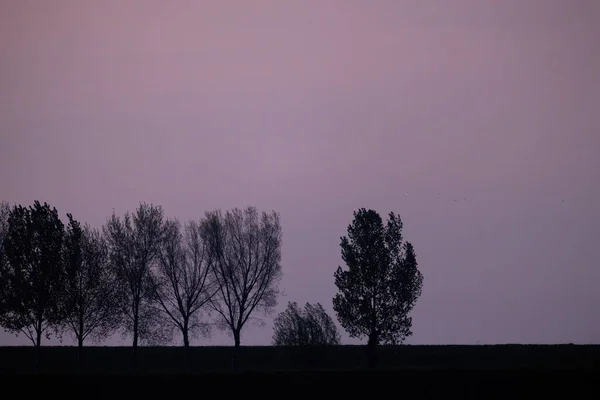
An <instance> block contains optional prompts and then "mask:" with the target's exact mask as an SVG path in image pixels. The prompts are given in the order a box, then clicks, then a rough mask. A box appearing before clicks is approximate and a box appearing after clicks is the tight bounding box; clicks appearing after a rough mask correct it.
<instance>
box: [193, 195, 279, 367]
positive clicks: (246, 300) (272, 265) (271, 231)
mask: <svg viewBox="0 0 600 400" xmlns="http://www.w3.org/2000/svg"><path fill="white" fill-rule="evenodd" d="M202 235H203V238H204V240H205V242H206V244H207V245H208V246H209V255H210V259H211V263H210V266H211V275H212V277H213V279H214V280H215V283H216V284H217V288H218V291H217V294H216V295H215V297H214V298H212V299H211V300H210V304H211V306H212V307H213V309H214V310H215V311H216V313H217V316H218V318H219V319H218V322H219V323H220V327H221V328H223V329H228V330H230V332H231V333H232V334H233V338H234V344H235V348H234V355H233V360H232V367H233V368H234V369H235V368H236V361H237V355H238V350H239V346H240V334H241V331H242V328H243V327H244V325H245V324H246V322H248V320H249V319H250V318H251V316H252V314H253V313H254V312H255V311H262V312H264V313H269V312H270V311H272V310H273V307H275V306H276V305H277V296H278V294H279V290H278V283H279V280H280V279H281V275H282V271H281V264H280V261H281V225H280V223H279V215H278V214H277V213H276V212H272V213H270V214H267V213H266V212H263V213H262V214H260V215H259V213H258V211H257V210H256V208H255V207H248V208H246V209H245V210H244V211H242V210H240V209H238V208H235V209H233V210H231V211H227V212H226V213H225V215H223V214H222V213H221V212H220V211H218V210H217V211H212V212H207V213H206V215H205V218H204V220H203V222H202Z"/></svg>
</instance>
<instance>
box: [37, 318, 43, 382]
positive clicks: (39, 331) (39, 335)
mask: <svg viewBox="0 0 600 400" xmlns="http://www.w3.org/2000/svg"><path fill="white" fill-rule="evenodd" d="M35 335H36V337H35V372H36V374H37V373H39V372H40V349H41V347H42V327H41V324H39V326H38V327H37V329H36V332H35Z"/></svg>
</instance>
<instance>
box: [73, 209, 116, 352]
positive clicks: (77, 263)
mask: <svg viewBox="0 0 600 400" xmlns="http://www.w3.org/2000/svg"><path fill="white" fill-rule="evenodd" d="M67 217H68V219H69V223H68V225H67V227H66V232H65V271H66V274H65V278H66V282H65V289H64V292H63V299H62V308H63V313H64V315H65V319H64V325H65V328H66V329H67V330H70V331H71V333H72V334H73V336H74V337H75V339H76V340H77V346H78V359H79V362H80V363H81V361H82V352H83V342H84V340H86V339H87V338H88V337H89V338H90V339H92V340H94V341H97V340H101V339H104V338H106V337H108V336H109V335H110V334H112V333H113V332H114V331H115V330H116V329H117V328H118V326H119V322H120V312H119V311H120V305H121V298H120V296H119V294H120V293H119V291H118V290H117V287H118V284H117V279H116V276H115V274H114V270H112V269H111V268H109V267H110V265H109V258H108V246H107V243H106V241H105V239H104V237H103V236H102V234H101V232H100V231H99V230H97V229H92V228H91V227H90V226H88V225H85V226H84V227H82V226H81V224H80V223H79V222H78V221H76V220H74V219H73V217H72V215H70V214H67Z"/></svg>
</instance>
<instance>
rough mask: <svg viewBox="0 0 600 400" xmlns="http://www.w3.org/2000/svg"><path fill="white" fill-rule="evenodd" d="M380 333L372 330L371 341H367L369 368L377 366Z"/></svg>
mask: <svg viewBox="0 0 600 400" xmlns="http://www.w3.org/2000/svg"><path fill="white" fill-rule="evenodd" d="M378 336H379V335H378V334H377V332H371V333H370V334H369V342H368V343H367V357H368V364H369V368H374V367H375V366H377V361H378V360H377V344H378V342H379V337H378Z"/></svg>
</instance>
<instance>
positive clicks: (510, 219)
mask: <svg viewBox="0 0 600 400" xmlns="http://www.w3.org/2000/svg"><path fill="white" fill-rule="evenodd" d="M599 20H600V2H598V1H595V0H560V1H559V0H502V1H500V0H497V1H492V0H370V1H367V0H362V1H360V0H337V1H334V0H302V1H300V0H290V1H280V0H253V1H244V0H237V1H234V0H203V1H192V0H176V1H169V2H167V1H159V0H53V1H43V0H37V1H34V0H2V1H1V2H0V200H6V201H9V202H10V203H18V204H23V205H28V204H31V203H33V201H34V200H36V199H38V200H40V201H46V202H48V203H50V204H51V205H52V206H55V207H56V208H57V209H58V211H59V213H60V214H61V216H62V217H63V218H64V219H65V220H66V213H72V214H73V215H74V217H75V218H76V219H78V220H80V221H84V222H87V223H89V224H91V225H92V226H95V227H101V226H102V224H103V223H104V222H105V221H106V219H107V218H108V216H109V215H110V214H111V213H112V212H113V210H114V211H115V212H116V213H117V214H121V215H122V214H123V213H124V212H125V211H134V210H135V208H136V207H137V205H138V204H139V203H140V202H142V201H143V202H150V203H153V204H157V205H161V206H162V207H163V208H164V210H165V214H166V215H167V216H168V217H176V218H179V219H180V220H189V219H200V218H202V216H203V215H204V213H205V211H207V210H212V209H216V208H220V209H222V210H226V209H230V208H233V207H240V208H243V207H246V206H249V205H254V206H256V207H257V208H258V209H259V210H262V211H271V210H275V211H277V212H279V213H280V216H281V223H282V228H283V247H282V257H283V258H282V265H283V272H284V277H283V279H282V281H281V284H280V288H281V289H282V290H284V291H285V296H283V297H281V298H280V300H279V305H278V307H277V309H276V311H277V312H280V311H282V310H283V309H284V308H285V306H286V304H287V302H288V301H296V302H298V303H300V304H304V303H306V302H311V303H316V302H319V303H321V304H323V306H324V307H325V309H326V310H327V311H328V312H329V313H330V315H331V316H332V317H334V318H335V314H334V313H333V310H332V298H333V296H334V295H335V292H336V287H335V285H334V279H333V273H334V271H335V269H336V268H337V267H338V265H342V260H341V256H340V246H339V245H340V237H341V236H343V235H345V234H346V232H347V231H346V229H347V227H348V224H350V222H351V220H352V216H353V215H352V213H353V211H355V210H357V209H358V208H360V207H365V208H371V209H375V210H377V211H378V212H379V213H380V214H382V216H383V217H386V216H387V214H388V213H389V212H390V211H394V212H396V213H397V214H399V215H400V216H401V218H402V221H403V223H404V235H405V239H406V240H408V241H410V242H411V243H412V244H413V245H414V247H415V250H416V253H417V261H418V263H419V269H420V270H421V272H422V273H423V276H424V282H423V292H422V295H421V297H420V298H419V300H418V302H417V304H416V306H415V308H414V310H413V312H412V314H411V315H412V317H413V326H412V331H413V335H412V336H411V337H410V338H408V339H407V340H406V342H405V343H407V344H476V343H480V344H485V343H494V344H495V343H598V342H599V341H600V314H598V309H599V308H600V290H598V284H599V283H600V268H599V267H600V263H599V262H598V258H597V255H598V252H597V249H598V247H597V246H598V239H599V238H600V209H599V206H600V184H599V183H600V157H598V156H597V155H598V154H600V108H599V107H600V79H599V78H600V76H599V71H600V51H599V48H598V40H599V39H600V23H598V21H599ZM264 322H265V325H264V326H262V327H259V326H249V327H247V328H246V329H245V330H244V331H243V332H242V345H268V344H270V343H271V338H272V334H273V331H272V316H271V317H266V318H265V319H264ZM338 327H339V324H338ZM339 328H340V330H341V332H342V341H343V343H348V344H350V343H361V342H360V341H359V340H357V339H351V338H349V337H348V335H347V334H346V333H345V332H344V331H343V329H342V328H341V327H339ZM180 342H181V340H180V339H179V338H177V339H176V342H175V344H178V343H180ZM43 343H58V342H56V341H55V340H52V341H47V342H43ZM70 343H71V341H70V339H69V338H66V339H65V340H64V342H63V344H70ZM129 343H130V341H129V339H127V340H121V339H120V338H119V337H116V338H113V339H110V340H109V341H107V342H106V344H129ZM362 343H366V342H365V341H363V342H362ZM14 344H28V340H27V339H26V338H25V337H15V336H14V335H10V334H7V333H3V332H0V345H14ZM194 344H196V345H221V344H224V345H230V344H231V345H232V344H233V339H232V338H231V337H229V336H227V335H226V334H224V333H218V332H216V333H215V334H214V335H213V336H212V337H211V338H210V339H200V340H196V341H195V342H194Z"/></svg>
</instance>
